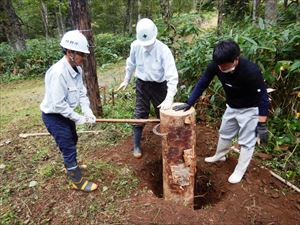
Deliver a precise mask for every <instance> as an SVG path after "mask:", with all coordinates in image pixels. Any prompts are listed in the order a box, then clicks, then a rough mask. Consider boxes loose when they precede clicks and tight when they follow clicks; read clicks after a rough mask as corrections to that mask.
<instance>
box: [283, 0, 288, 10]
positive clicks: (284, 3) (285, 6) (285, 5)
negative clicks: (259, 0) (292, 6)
mask: <svg viewBox="0 0 300 225" xmlns="http://www.w3.org/2000/svg"><path fill="white" fill-rule="evenodd" d="M288 3H289V1H288V0H284V1H283V6H284V8H285V9H287V7H288Z"/></svg>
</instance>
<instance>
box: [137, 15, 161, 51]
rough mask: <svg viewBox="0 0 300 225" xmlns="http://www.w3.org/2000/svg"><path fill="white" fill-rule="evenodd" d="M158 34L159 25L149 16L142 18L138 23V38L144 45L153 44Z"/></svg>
mask: <svg viewBox="0 0 300 225" xmlns="http://www.w3.org/2000/svg"><path fill="white" fill-rule="evenodd" d="M156 36H157V27H156V25H155V24H154V23H153V21H152V20H150V19H148V18H144V19H141V20H140V21H139V22H138V23H137V25H136V39H137V40H138V42H139V43H140V45H142V46H149V45H152V44H153V43H154V42H155V40H156Z"/></svg>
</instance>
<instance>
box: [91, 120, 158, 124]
mask: <svg viewBox="0 0 300 225" xmlns="http://www.w3.org/2000/svg"><path fill="white" fill-rule="evenodd" d="M159 122H160V120H159V119H96V123H135V124H136V123H159Z"/></svg>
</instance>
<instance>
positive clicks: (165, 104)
mask: <svg viewBox="0 0 300 225" xmlns="http://www.w3.org/2000/svg"><path fill="white" fill-rule="evenodd" d="M172 104H173V98H172V99H171V98H166V99H165V100H164V101H163V102H162V103H161V104H160V105H159V106H157V108H160V109H161V110H168V109H170V108H171V107H172Z"/></svg>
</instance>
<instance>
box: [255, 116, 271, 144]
mask: <svg viewBox="0 0 300 225" xmlns="http://www.w3.org/2000/svg"><path fill="white" fill-rule="evenodd" d="M255 133H256V137H257V142H258V144H259V145H260V144H267V143H268V138H269V134H268V128H267V124H266V123H262V122H258V124H257V126H256V129H255Z"/></svg>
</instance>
